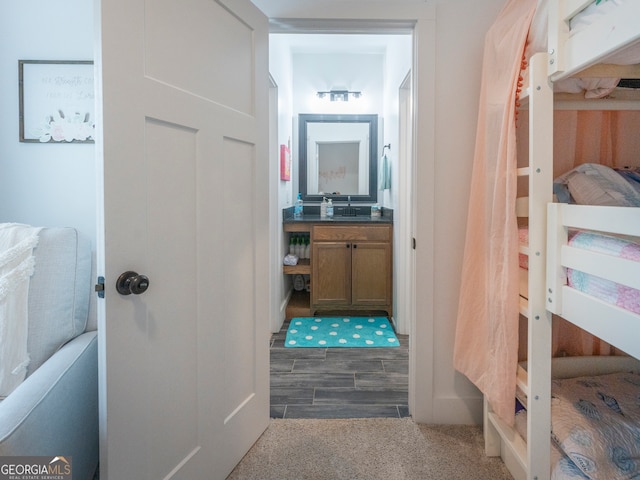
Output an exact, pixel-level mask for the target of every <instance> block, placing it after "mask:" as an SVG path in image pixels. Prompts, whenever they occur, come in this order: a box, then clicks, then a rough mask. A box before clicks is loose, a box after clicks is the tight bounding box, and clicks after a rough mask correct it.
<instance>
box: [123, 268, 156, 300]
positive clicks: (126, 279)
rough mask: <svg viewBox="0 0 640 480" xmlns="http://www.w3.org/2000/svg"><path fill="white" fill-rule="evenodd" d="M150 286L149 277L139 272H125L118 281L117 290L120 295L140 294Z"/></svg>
mask: <svg viewBox="0 0 640 480" xmlns="http://www.w3.org/2000/svg"><path fill="white" fill-rule="evenodd" d="M147 288H149V279H148V278H147V277H146V276H144V275H138V273H137V272H131V271H128V272H124V273H123V274H122V275H120V276H119V277H118V280H117V281H116V290H118V293H119V294H120V295H131V294H132V293H133V294H134V295H140V294H141V293H144V292H146V291H147Z"/></svg>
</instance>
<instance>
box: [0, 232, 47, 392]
mask: <svg viewBox="0 0 640 480" xmlns="http://www.w3.org/2000/svg"><path fill="white" fill-rule="evenodd" d="M39 232H40V228H34V227H30V226H28V225H22V224H16V223H2V224H0V397H6V396H7V395H9V393H11V392H12V391H13V390H14V389H15V388H16V387H17V386H18V385H20V383H22V381H23V380H24V378H25V376H26V373H27V367H28V366H29V353H28V351H27V338H28V337H27V334H28V330H29V319H28V314H27V302H28V299H29V281H30V278H31V275H32V274H33V271H34V265H35V261H34V257H33V249H34V247H35V246H36V245H37V244H38V233H39Z"/></svg>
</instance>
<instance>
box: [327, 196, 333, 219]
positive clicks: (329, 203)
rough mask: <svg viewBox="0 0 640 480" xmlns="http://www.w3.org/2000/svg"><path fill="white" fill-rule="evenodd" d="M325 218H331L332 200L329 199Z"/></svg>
mask: <svg viewBox="0 0 640 480" xmlns="http://www.w3.org/2000/svg"><path fill="white" fill-rule="evenodd" d="M327 218H333V202H332V201H331V199H329V202H327Z"/></svg>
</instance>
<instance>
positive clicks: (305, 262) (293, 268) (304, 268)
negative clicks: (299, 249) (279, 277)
mask: <svg viewBox="0 0 640 480" xmlns="http://www.w3.org/2000/svg"><path fill="white" fill-rule="evenodd" d="M282 273H285V274H288V275H295V274H300V275H311V260H309V259H308V258H301V259H299V260H298V264H297V265H283V268H282Z"/></svg>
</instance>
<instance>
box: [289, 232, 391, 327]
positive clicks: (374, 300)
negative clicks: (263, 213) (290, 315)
mask: <svg viewBox="0 0 640 480" xmlns="http://www.w3.org/2000/svg"><path fill="white" fill-rule="evenodd" d="M285 231H288V232H300V231H308V232H310V237H311V258H310V260H309V261H308V264H307V263H306V262H305V264H304V265H299V266H296V267H285V269H284V273H305V274H308V275H309V276H310V278H311V293H310V299H309V309H310V310H309V311H310V315H313V314H314V313H315V312H316V311H319V310H321V311H349V310H353V311H365V310H366V311H376V310H380V311H385V312H387V313H388V315H390V316H391V315H392V314H393V312H392V298H393V282H392V273H393V247H392V245H393V243H392V242H393V226H392V224H391V223H381V222H371V223H364V222H359V223H357V224H350V223H346V222H335V223H333V222H318V223H311V224H309V223H307V224H305V223H299V224H295V223H294V224H285Z"/></svg>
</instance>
